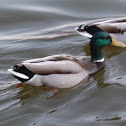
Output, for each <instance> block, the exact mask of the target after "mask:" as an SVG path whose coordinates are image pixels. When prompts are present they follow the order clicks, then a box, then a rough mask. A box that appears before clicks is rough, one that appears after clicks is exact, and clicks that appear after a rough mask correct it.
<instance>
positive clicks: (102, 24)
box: [76, 18, 126, 44]
mask: <svg viewBox="0 0 126 126" xmlns="http://www.w3.org/2000/svg"><path fill="white" fill-rule="evenodd" d="M76 30H77V32H78V33H79V34H81V35H83V36H86V37H88V38H91V37H92V35H93V34H94V33H96V32H99V31H106V32H108V33H109V35H110V36H111V37H112V38H114V39H116V40H117V41H120V42H123V43H125V44H126V18H118V19H113V20H105V21H99V22H96V23H91V24H87V25H80V26H79V27H78V28H76Z"/></svg>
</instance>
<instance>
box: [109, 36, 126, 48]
mask: <svg viewBox="0 0 126 126" xmlns="http://www.w3.org/2000/svg"><path fill="white" fill-rule="evenodd" d="M111 45H113V46H119V47H126V45H125V44H124V43H122V42H119V41H117V40H115V39H113V38H112V43H111Z"/></svg>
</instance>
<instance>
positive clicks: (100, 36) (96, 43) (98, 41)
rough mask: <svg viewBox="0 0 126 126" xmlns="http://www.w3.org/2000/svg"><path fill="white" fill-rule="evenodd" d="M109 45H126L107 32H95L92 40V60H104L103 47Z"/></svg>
mask: <svg viewBox="0 0 126 126" xmlns="http://www.w3.org/2000/svg"><path fill="white" fill-rule="evenodd" d="M109 45H115V46H120V47H126V46H125V44H123V43H121V42H117V41H116V40H114V39H112V38H111V36H110V35H109V34H108V33H107V32H104V31H100V32H97V33H95V34H94V35H93V37H92V39H91V42H90V52H91V61H94V62H97V61H99V60H102V59H103V56H102V51H101V50H102V48H103V47H106V46H109Z"/></svg>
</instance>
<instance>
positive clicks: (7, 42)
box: [0, 0, 126, 126]
mask: <svg viewBox="0 0 126 126" xmlns="http://www.w3.org/2000/svg"><path fill="white" fill-rule="evenodd" d="M125 8H126V1H125V0H120V1H115V0H111V1H110V0H106V1H101V0H93V1H91V0H78V1H76V0H27V1H24V0H6V1H0V57H1V58H0V126H8V125H9V126H17V125H18V126H56V125H57V126H66V125H69V126H76V125H85V126H92V125H93V126H95V125H96V126H101V125H102V126H110V125H111V126H125V125H126V100H125V96H126V83H125V80H126V76H125V75H126V71H125V69H126V65H125V63H126V59H125V56H126V49H119V48H116V47H113V48H111V49H108V51H104V55H105V58H106V67H105V68H104V69H103V70H101V71H100V72H99V73H97V74H96V75H95V76H93V77H92V78H90V79H89V80H87V81H84V82H82V84H81V85H79V86H77V87H74V88H71V89H63V90H61V91H60V92H59V93H58V94H57V95H55V96H53V97H50V95H51V94H52V91H42V90H41V88H40V87H33V86H24V87H21V88H15V85H16V84H17V83H19V81H17V80H16V79H15V78H14V77H13V76H12V75H10V74H9V73H8V72H7V69H8V68H11V67H12V66H13V65H14V64H15V63H17V62H20V61H22V60H27V59H31V58H38V57H44V56H48V55H53V54H60V53H67V54H72V55H89V45H88V43H89V40H88V39H87V38H84V37H82V36H80V35H78V34H76V32H75V31H74V28H75V27H76V26H79V25H80V24H81V23H85V24H86V23H88V22H94V21H97V20H104V19H109V18H117V17H124V16H125V13H126V11H125Z"/></svg>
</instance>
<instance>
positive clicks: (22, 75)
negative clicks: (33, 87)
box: [8, 64, 35, 82]
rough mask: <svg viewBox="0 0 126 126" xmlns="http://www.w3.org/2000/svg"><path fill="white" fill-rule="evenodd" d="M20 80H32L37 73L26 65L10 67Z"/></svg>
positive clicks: (10, 70)
mask: <svg viewBox="0 0 126 126" xmlns="http://www.w3.org/2000/svg"><path fill="white" fill-rule="evenodd" d="M8 71H9V72H10V73H12V74H13V75H14V76H15V77H16V78H17V79H18V80H20V81H21V82H25V81H28V80H30V79H31V78H32V77H33V76H34V75H35V74H34V73H33V72H32V71H30V70H29V69H27V68H26V67H25V66H24V65H20V64H18V65H15V66H14V67H13V69H8Z"/></svg>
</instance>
